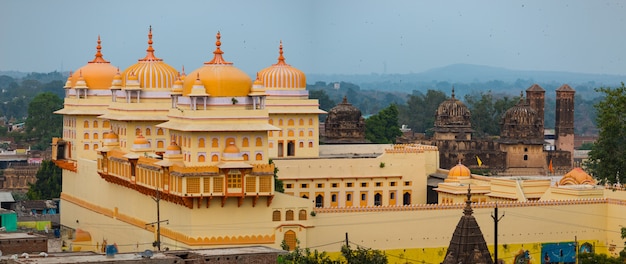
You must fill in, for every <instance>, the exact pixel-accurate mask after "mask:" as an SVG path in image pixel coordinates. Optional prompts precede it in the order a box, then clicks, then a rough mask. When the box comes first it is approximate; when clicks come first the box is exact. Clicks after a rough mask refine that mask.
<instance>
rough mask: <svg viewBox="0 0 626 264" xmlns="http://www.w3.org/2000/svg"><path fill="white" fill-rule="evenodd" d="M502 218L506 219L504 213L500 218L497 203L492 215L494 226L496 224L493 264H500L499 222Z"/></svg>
mask: <svg viewBox="0 0 626 264" xmlns="http://www.w3.org/2000/svg"><path fill="white" fill-rule="evenodd" d="M502 217H504V213H503V214H502V216H498V203H496V207H495V208H494V209H493V214H492V215H491V218H493V224H494V228H493V230H494V232H493V233H494V236H493V263H495V264H498V222H500V220H502Z"/></svg>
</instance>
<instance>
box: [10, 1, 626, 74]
mask: <svg viewBox="0 0 626 264" xmlns="http://www.w3.org/2000/svg"><path fill="white" fill-rule="evenodd" d="M624 4H626V3H625V2H623V1H613V2H604V1H595V0H594V1H587V0H585V1H570V0H562V1H561V0H555V1H543V0H542V1H415V0H409V1H381V0H378V1H364V0H354V1H339V0H315V1H295V0H289V1H287V0H286V1H278V0H270V1H267V0H263V1H257V0H254V1H252V0H250V1H172V0H170V1H162V0H156V1H154V0H152V1H146V0H137V1H134V0H133V1H127V0H123V1H120V0H113V1H86V0H75V1H63V0H59V1H50V0H43V1H32V0H1V1H0V70H18V71H27V72H28V71H36V72H49V71H54V70H63V71H70V70H76V69H78V68H80V67H81V66H83V65H85V64H86V63H87V61H90V60H92V59H93V57H94V54H95V51H96V50H95V47H96V40H97V37H98V35H100V36H101V38H102V53H103V54H104V58H105V59H107V60H109V61H111V63H112V64H113V65H115V66H118V67H120V68H121V69H122V70H123V69H125V68H126V67H128V66H130V65H132V64H134V63H135V62H136V61H137V59H140V58H143V57H144V56H145V53H146V52H145V50H146V48H147V34H148V27H149V26H150V25H152V27H153V35H154V36H153V40H154V45H153V47H154V48H155V50H156V51H155V54H156V56H157V57H160V58H162V59H164V61H165V62H166V63H168V64H170V65H171V66H173V67H175V68H177V69H179V70H180V69H181V66H183V65H184V66H185V69H186V71H187V72H191V71H192V70H194V69H196V68H198V67H200V66H201V65H202V63H203V62H205V61H209V60H211V58H212V57H213V54H212V52H213V50H214V49H215V34H216V33H217V31H218V30H219V31H221V34H222V50H223V51H224V58H225V59H226V60H228V61H231V62H234V65H235V66H237V67H239V68H240V69H242V70H244V71H245V72H247V73H248V74H250V75H254V73H255V72H256V71H259V70H261V69H263V68H265V67H267V66H269V65H271V64H273V63H275V62H276V58H277V56H278V45H279V41H280V40H282V41H283V43H284V50H285V57H286V60H287V63H289V64H291V65H292V66H295V67H297V68H299V69H300V70H302V71H304V72H305V73H307V74H311V73H326V74H333V73H336V74H340V73H347V74H352V73H359V74H369V73H384V72H386V73H409V72H421V71H424V70H428V69H432V68H436V67H441V66H445V65H449V64H455V63H469V64H479V65H487V66H497V67H505V68H509V69H523V70H554V71H569V72H584V73H607V74H626V22H625V17H626V9H625V8H624Z"/></svg>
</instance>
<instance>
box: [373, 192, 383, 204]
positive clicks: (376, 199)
mask: <svg viewBox="0 0 626 264" xmlns="http://www.w3.org/2000/svg"><path fill="white" fill-rule="evenodd" d="M374 205H375V206H380V205H383V196H382V195H381V194H380V193H376V194H374Z"/></svg>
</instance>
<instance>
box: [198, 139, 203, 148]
mask: <svg viewBox="0 0 626 264" xmlns="http://www.w3.org/2000/svg"><path fill="white" fill-rule="evenodd" d="M198 147H199V148H204V138H199V139H198Z"/></svg>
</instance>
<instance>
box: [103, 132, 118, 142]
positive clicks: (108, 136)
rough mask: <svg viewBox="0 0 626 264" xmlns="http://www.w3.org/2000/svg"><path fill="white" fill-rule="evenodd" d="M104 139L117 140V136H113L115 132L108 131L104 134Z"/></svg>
mask: <svg viewBox="0 0 626 264" xmlns="http://www.w3.org/2000/svg"><path fill="white" fill-rule="evenodd" d="M103 138H104V139H114V140H118V136H117V134H115V132H113V131H109V132H108V133H105V134H104V137H103Z"/></svg>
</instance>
